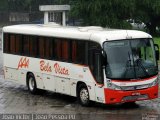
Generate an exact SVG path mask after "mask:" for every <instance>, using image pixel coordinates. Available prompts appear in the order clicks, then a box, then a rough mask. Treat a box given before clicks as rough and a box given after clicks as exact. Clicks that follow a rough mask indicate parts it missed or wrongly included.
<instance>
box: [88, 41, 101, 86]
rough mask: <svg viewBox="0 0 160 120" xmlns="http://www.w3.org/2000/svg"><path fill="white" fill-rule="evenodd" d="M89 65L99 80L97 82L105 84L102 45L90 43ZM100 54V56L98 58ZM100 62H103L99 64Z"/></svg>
mask: <svg viewBox="0 0 160 120" xmlns="http://www.w3.org/2000/svg"><path fill="white" fill-rule="evenodd" d="M88 50H89V54H88V58H89V67H90V69H91V72H92V74H93V76H94V78H95V80H96V81H97V83H100V84H103V69H102V61H101V59H99V58H100V56H101V52H100V50H101V47H100V45H99V44H98V43H93V42H90V43H89V49H88ZM97 56H98V58H97ZM98 62H99V63H100V64H101V65H99V66H98Z"/></svg>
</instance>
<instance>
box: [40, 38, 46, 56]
mask: <svg viewBox="0 0 160 120" xmlns="http://www.w3.org/2000/svg"><path fill="white" fill-rule="evenodd" d="M38 48H39V49H38V56H39V57H40V58H44V49H45V48H44V37H39V38H38Z"/></svg>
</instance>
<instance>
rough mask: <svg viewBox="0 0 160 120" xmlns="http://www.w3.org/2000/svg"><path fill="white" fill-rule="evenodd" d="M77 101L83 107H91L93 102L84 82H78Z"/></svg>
mask: <svg viewBox="0 0 160 120" xmlns="http://www.w3.org/2000/svg"><path fill="white" fill-rule="evenodd" d="M76 92H77V99H78V102H79V103H80V104H81V105H82V106H86V107H87V106H90V105H91V101H90V97H89V91H88V88H87V85H86V84H85V83H84V82H78V83H77V87H76Z"/></svg>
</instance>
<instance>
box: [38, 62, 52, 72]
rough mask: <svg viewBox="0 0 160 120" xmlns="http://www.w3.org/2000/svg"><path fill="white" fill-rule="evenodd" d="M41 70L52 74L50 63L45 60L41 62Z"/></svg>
mask: <svg viewBox="0 0 160 120" xmlns="http://www.w3.org/2000/svg"><path fill="white" fill-rule="evenodd" d="M40 69H41V71H45V72H52V68H51V66H50V65H49V62H48V63H45V61H44V60H41V61H40Z"/></svg>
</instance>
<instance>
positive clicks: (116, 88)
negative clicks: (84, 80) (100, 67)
mask: <svg viewBox="0 0 160 120" xmlns="http://www.w3.org/2000/svg"><path fill="white" fill-rule="evenodd" d="M107 87H108V88H109V89H112V90H121V87H120V86H117V85H115V84H113V83H111V82H110V83H108V84H107Z"/></svg>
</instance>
